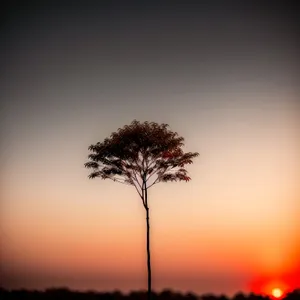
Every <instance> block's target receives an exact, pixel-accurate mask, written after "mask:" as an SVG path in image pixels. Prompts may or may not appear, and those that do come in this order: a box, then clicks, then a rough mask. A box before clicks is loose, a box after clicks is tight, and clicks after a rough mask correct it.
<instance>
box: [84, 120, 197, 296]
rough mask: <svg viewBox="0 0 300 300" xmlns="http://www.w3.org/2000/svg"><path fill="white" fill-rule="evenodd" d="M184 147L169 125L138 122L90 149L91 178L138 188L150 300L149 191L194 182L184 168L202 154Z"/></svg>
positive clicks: (182, 141) (88, 163) (87, 164)
mask: <svg viewBox="0 0 300 300" xmlns="http://www.w3.org/2000/svg"><path fill="white" fill-rule="evenodd" d="M183 146H184V138H183V137H180V136H179V135H178V133H177V132H172V131H171V130H169V125H168V124H160V125H159V124H157V123H154V122H143V123H140V122H139V121H136V120H134V121H133V122H132V123H131V124H130V125H126V126H124V127H123V128H119V129H118V130H117V132H113V133H112V134H111V135H110V137H109V138H106V139H104V141H103V142H98V143H97V144H95V145H91V146H90V147H89V148H88V149H89V151H91V152H92V153H91V154H89V156H88V158H89V161H88V162H87V163H85V167H86V168H89V169H92V172H91V173H90V175H89V178H90V179H92V178H97V177H100V178H101V179H111V180H113V181H115V182H119V183H123V184H127V185H131V186H134V187H135V189H136V191H137V192H138V194H139V196H140V198H141V200H142V203H143V206H144V208H145V210H146V224H147V270H148V299H150V297H151V264H150V239H149V238H150V221H149V204H148V189H149V188H150V187H152V186H153V185H155V184H157V183H159V182H168V181H182V180H184V181H186V182H187V181H189V180H190V179H191V178H190V177H189V176H188V175H187V170H186V169H185V168H184V167H185V165H187V164H192V162H193V161H192V159H193V158H195V157H197V156H198V155H199V153H197V152H194V153H192V152H187V153H184V152H183V150H182V147H183Z"/></svg>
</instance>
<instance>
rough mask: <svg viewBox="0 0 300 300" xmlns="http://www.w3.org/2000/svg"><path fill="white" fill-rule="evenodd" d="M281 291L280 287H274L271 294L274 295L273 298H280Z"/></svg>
mask: <svg viewBox="0 0 300 300" xmlns="http://www.w3.org/2000/svg"><path fill="white" fill-rule="evenodd" d="M282 294H283V292H282V290H281V289H279V288H276V289H273V290H272V295H273V296H274V297H275V298H280V297H281V296H282Z"/></svg>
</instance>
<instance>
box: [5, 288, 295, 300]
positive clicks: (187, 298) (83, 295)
mask: <svg viewBox="0 0 300 300" xmlns="http://www.w3.org/2000/svg"><path fill="white" fill-rule="evenodd" d="M0 299H1V300H6V299H20V300H22V299H26V300H27V299H35V300H38V299H47V300H48V299H49V300H50V299H51V300H52V299H57V300H59V299H67V300H68V299H74V300H81V299H82V300H94V299H101V300H145V299H147V292H146V291H132V292H130V293H129V294H122V293H121V292H119V291H115V292H95V291H85V292H79V291H73V290H70V289H68V288H50V289H46V290H44V291H38V290H25V289H19V290H7V289H3V288H0ZM152 299H153V300H269V299H272V298H271V297H268V296H263V295H257V294H253V293H250V294H243V293H237V294H236V295H234V296H233V297H227V296H225V295H214V294H204V295H201V296H199V295H196V294H193V293H186V294H182V293H178V292H173V291H171V290H164V291H162V292H160V293H155V292H154V293H152ZM281 300H300V289H296V290H294V291H293V292H291V293H288V294H286V295H285V296H284V297H283V298H281Z"/></svg>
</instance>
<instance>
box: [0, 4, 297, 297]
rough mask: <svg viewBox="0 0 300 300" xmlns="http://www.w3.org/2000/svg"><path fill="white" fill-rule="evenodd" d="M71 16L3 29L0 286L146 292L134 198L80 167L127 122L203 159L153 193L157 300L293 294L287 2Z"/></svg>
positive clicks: (80, 11)
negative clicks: (163, 293) (177, 141)
mask: <svg viewBox="0 0 300 300" xmlns="http://www.w3.org/2000/svg"><path fill="white" fill-rule="evenodd" d="M75 2H76V3H75ZM75 2H72V4H70V2H69V4H68V3H67V2H64V1H61V2H59V3H56V2H55V1H53V2H47V1H42V2H37V1H36V2H34V1H26V3H25V2H23V3H19V2H14V3H11V4H10V5H9V6H8V7H7V9H6V10H5V11H4V17H3V18H2V23H1V31H0V34H1V41H2V43H1V44H2V46H1V58H0V62H1V69H2V72H1V82H0V95H1V99H2V103H1V141H2V142H1V144H0V159H1V203H0V206H1V207H0V208H1V210H0V217H1V218H0V220H1V221H0V229H1V232H0V242H1V244H0V246H1V248H0V250H1V252H0V259H1V260H0V285H1V286H3V287H6V288H19V287H25V288H38V289H42V288H45V287H49V286H68V287H70V288H74V289H96V290H114V289H119V290H121V291H124V292H127V291H129V290H137V289H146V283H147V281H146V276H147V273H146V222H145V211H144V208H143V206H142V203H141V200H140V199H139V197H138V195H137V193H136V191H135V189H134V188H132V187H128V186H125V185H121V184H118V183H114V182H108V181H101V180H100V179H95V180H89V179H88V174H89V171H88V170H87V169H85V168H84V163H85V162H86V161H87V156H88V154H89V152H88V146H89V145H90V144H94V143H96V142H98V141H102V140H103V139H104V138H106V137H107V136H109V135H110V134H111V132H113V131H115V130H117V129H118V128H119V127H122V126H124V125H126V124H129V123H130V122H131V121H132V120H133V119H137V120H140V121H154V122H158V123H168V124H169V125H170V128H171V129H172V130H174V131H177V132H178V133H179V134H180V135H181V136H183V137H184V138H185V148H184V149H185V151H192V152H195V151H197V152H199V153H200V156H199V157H198V158H196V159H195V161H194V164H193V165H191V166H188V171H189V175H190V177H191V178H192V180H191V181H190V182H188V183H166V184H164V183H160V184H159V185H156V186H154V187H153V188H151V189H150V190H149V197H150V199H149V201H150V214H151V215H150V218H151V220H150V222H151V253H152V256H151V259H152V273H153V288H154V290H157V291H159V290H162V289H164V288H171V289H173V290H178V291H183V292H185V291H193V292H196V293H199V294H200V293H208V292H212V293H226V294H232V293H235V292H237V291H245V292H248V291H250V290H252V291H253V290H254V291H258V292H269V289H270V288H273V287H277V286H279V287H281V288H284V289H287V288H294V287H296V286H297V285H298V286H300V278H299V274H300V260H299V257H300V236H299V231H300V221H299V212H300V189H299V181H300V171H299V170H300V168H299V167H300V164H299V146H300V145H299V136H300V126H299V125H300V124H299V121H298V120H299V115H300V101H299V84H298V81H297V79H298V73H297V71H298V57H297V50H298V49H297V48H298V44H297V43H298V39H297V32H296V25H295V24H296V22H295V20H296V18H295V13H294V11H295V10H294V8H293V7H292V6H291V5H290V2H289V1H285V2H284V4H283V3H281V4H280V3H276V2H275V1H273V2H271V1H260V2H259V3H260V4H258V2H256V1H248V2H247V3H246V2H243V3H242V2H239V4H237V3H234V2H233V1H226V2H225V1H224V2H221V1H199V2H189V1H172V2H164V1H161V2H152V3H150V2H148V3H147V4H146V3H144V2H142V1H141V2H139V3H138V2H135V3H134V4H132V3H131V2H128V3H125V2H123V3H121V2H114V1H111V2H104V1H103V2H101V4H100V3H98V4H95V2H92V1H91V2H89V4H88V3H87V2H84V3H83V2H82V3H79V1H75ZM297 274H298V275H297Z"/></svg>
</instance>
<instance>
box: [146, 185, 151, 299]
mask: <svg viewBox="0 0 300 300" xmlns="http://www.w3.org/2000/svg"><path fill="white" fill-rule="evenodd" d="M145 203H146V207H145V208H146V221H147V270H148V293H147V294H148V297H147V298H148V300H150V299H151V263H150V220H149V206H148V195H147V188H145Z"/></svg>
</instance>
